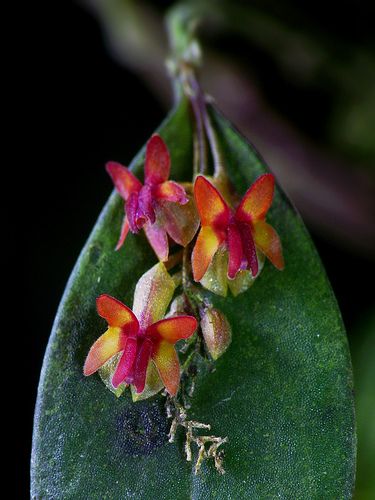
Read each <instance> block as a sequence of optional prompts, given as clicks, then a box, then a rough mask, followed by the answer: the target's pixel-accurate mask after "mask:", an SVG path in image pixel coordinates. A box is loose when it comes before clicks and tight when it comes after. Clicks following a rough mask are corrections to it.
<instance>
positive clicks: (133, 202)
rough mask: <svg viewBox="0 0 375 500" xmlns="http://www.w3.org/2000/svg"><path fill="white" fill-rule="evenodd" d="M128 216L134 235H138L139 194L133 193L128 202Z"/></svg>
mask: <svg viewBox="0 0 375 500" xmlns="http://www.w3.org/2000/svg"><path fill="white" fill-rule="evenodd" d="M125 209H126V216H127V218H128V221H129V226H130V231H131V232H132V233H134V234H136V233H138V231H139V227H138V225H137V212H138V194H137V193H132V194H131V195H130V196H129V198H128V201H127V202H126V207H125Z"/></svg>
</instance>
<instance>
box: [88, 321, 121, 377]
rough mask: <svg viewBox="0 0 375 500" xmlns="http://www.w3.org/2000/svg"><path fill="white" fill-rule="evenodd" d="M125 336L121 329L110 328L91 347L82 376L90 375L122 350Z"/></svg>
mask: <svg viewBox="0 0 375 500" xmlns="http://www.w3.org/2000/svg"><path fill="white" fill-rule="evenodd" d="M125 343H126V335H124V334H123V332H122V330H121V328H117V327H116V328H113V327H110V328H108V330H107V331H106V332H105V333H103V335H102V336H101V337H99V338H98V340H97V341H96V342H95V343H94V345H93V346H92V347H91V349H90V351H89V353H88V355H87V358H86V361H85V365H84V367H83V373H84V375H86V376H88V375H92V374H93V373H95V372H96V371H97V370H99V368H100V367H101V366H103V365H104V363H106V362H107V361H108V360H109V359H110V358H111V357H112V356H114V355H115V354H116V353H118V352H119V351H121V350H122V349H124V347H125Z"/></svg>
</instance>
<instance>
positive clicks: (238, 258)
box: [228, 224, 242, 279]
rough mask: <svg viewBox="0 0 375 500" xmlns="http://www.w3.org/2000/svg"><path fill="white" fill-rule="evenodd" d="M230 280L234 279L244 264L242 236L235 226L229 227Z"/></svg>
mask: <svg viewBox="0 0 375 500" xmlns="http://www.w3.org/2000/svg"><path fill="white" fill-rule="evenodd" d="M228 250H229V263H228V278H230V279H233V278H234V277H235V276H236V274H237V272H238V271H239V269H240V267H241V262H242V241H241V234H240V232H239V230H238V228H237V227H236V225H235V224H230V225H229V227H228Z"/></svg>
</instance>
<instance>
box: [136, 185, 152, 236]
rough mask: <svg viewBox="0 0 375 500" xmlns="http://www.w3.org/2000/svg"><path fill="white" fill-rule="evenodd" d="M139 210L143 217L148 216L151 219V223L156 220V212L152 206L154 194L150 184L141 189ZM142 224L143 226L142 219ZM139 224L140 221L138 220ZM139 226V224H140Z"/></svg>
mask: <svg viewBox="0 0 375 500" xmlns="http://www.w3.org/2000/svg"><path fill="white" fill-rule="evenodd" d="M138 210H139V213H140V214H142V215H141V217H142V218H144V217H146V218H147V219H149V220H150V222H151V224H153V223H154V222H155V218H156V217H155V212H154V208H153V206H152V194H151V188H150V186H148V185H146V186H143V188H142V189H141V190H140V192H139V195H138ZM141 224H142V225H141V226H140V227H143V224H144V222H143V223H142V221H141ZM137 225H138V222H137ZM138 227H139V225H138Z"/></svg>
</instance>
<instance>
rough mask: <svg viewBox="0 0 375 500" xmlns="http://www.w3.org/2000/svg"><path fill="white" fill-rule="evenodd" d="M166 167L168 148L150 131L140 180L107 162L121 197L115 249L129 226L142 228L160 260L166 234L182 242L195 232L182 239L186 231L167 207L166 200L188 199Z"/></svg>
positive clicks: (164, 256)
mask: <svg viewBox="0 0 375 500" xmlns="http://www.w3.org/2000/svg"><path fill="white" fill-rule="evenodd" d="M170 167H171V161H170V156H169V151H168V148H167V146H166V144H165V143H164V141H163V139H162V138H161V137H160V136H159V135H158V134H154V135H153V136H152V137H151V139H150V140H149V141H148V143H147V145H146V156H145V166H144V171H145V179H144V180H145V182H144V184H142V183H141V182H140V181H139V180H138V179H137V177H135V175H134V174H132V173H131V172H130V170H129V169H128V168H126V167H124V166H122V165H120V164H119V163H116V162H108V163H107V165H106V169H107V172H108V173H109V175H110V176H111V178H112V181H113V183H114V185H115V188H116V190H117V192H118V193H119V195H120V196H121V197H122V198H123V200H124V201H125V207H124V208H125V217H124V221H123V224H122V228H121V233H120V238H119V240H118V243H117V246H116V250H118V249H119V248H121V246H122V245H123V243H124V242H125V239H126V236H127V234H128V232H129V229H130V231H131V232H132V233H138V232H139V230H140V229H142V228H144V230H145V233H146V236H147V238H148V240H149V242H150V244H151V246H152V248H153V249H154V251H155V253H156V255H157V256H158V258H159V260H160V261H166V260H167V259H168V251H169V249H168V234H169V236H170V237H171V238H172V240H174V241H175V242H176V243H178V244H181V245H183V246H185V245H186V244H187V243H188V242H189V241H190V240H191V239H192V238H193V236H194V234H195V233H194V234H191V235H190V234H189V237H190V240H189V241H186V235H185V234H183V232H182V231H181V229H180V227H179V224H178V223H176V222H175V220H174V219H173V216H174V215H175V214H174V213H173V212H172V211H171V209H170V207H169V205H170V204H171V205H174V204H178V205H185V204H187V203H188V202H189V198H188V197H187V195H186V192H185V189H184V188H183V187H182V186H181V185H180V184H177V183H176V182H174V181H170V180H168V179H169V174H170ZM167 209H169V211H168V212H167ZM163 212H165V213H163ZM176 218H178V215H177V216H176ZM178 222H180V221H178Z"/></svg>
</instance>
